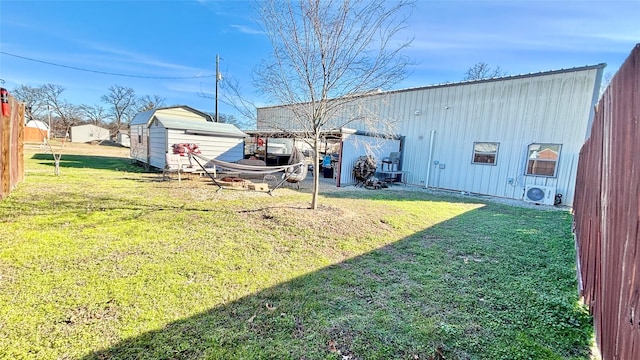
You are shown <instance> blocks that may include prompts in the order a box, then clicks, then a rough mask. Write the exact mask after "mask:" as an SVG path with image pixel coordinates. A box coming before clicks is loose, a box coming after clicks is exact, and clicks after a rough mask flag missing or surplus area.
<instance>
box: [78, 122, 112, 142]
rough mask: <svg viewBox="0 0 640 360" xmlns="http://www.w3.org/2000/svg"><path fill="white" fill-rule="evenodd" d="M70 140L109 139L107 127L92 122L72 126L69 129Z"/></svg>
mask: <svg viewBox="0 0 640 360" xmlns="http://www.w3.org/2000/svg"><path fill="white" fill-rule="evenodd" d="M70 132H71V133H70V134H69V135H70V140H71V141H72V142H90V141H94V140H109V135H110V134H109V129H105V128H102V127H99V126H96V125H93V124H87V125H78V126H73V127H71V129H70Z"/></svg>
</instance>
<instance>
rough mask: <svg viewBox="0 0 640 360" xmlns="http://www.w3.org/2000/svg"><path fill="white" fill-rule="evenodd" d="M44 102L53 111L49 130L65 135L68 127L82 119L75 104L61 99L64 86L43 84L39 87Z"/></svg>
mask: <svg viewBox="0 0 640 360" xmlns="http://www.w3.org/2000/svg"><path fill="white" fill-rule="evenodd" d="M40 89H41V91H42V96H43V99H44V102H45V104H46V105H47V106H49V108H50V109H51V112H52V113H53V115H54V117H53V119H54V120H55V121H54V122H53V124H52V128H53V129H50V131H52V133H57V134H58V135H61V136H66V135H67V134H68V133H69V129H70V128H71V127H72V126H74V125H76V124H78V123H79V122H80V121H81V120H82V112H81V111H80V108H79V107H78V106H76V105H73V104H71V103H69V102H68V101H66V100H64V99H62V97H61V95H62V93H63V92H64V90H65V88H64V87H62V86H60V85H54V84H45V85H42V86H41V87H40Z"/></svg>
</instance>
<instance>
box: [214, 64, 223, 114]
mask: <svg viewBox="0 0 640 360" xmlns="http://www.w3.org/2000/svg"><path fill="white" fill-rule="evenodd" d="M220 80H222V74H220V55H217V54H216V118H215V119H214V120H215V122H218V81H220Z"/></svg>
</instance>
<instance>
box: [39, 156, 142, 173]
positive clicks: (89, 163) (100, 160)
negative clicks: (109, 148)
mask: <svg viewBox="0 0 640 360" xmlns="http://www.w3.org/2000/svg"><path fill="white" fill-rule="evenodd" d="M31 158H32V159H34V160H40V162H39V164H41V165H46V166H52V167H53V166H55V164H54V160H53V155H51V154H34V155H33V156H32V157H31ZM60 167H61V168H77V169H80V168H90V169H99V170H114V171H126V172H131V173H152V172H154V171H149V170H146V169H145V168H144V167H142V166H138V165H136V164H135V163H133V160H132V159H127V158H122V157H114V156H100V155H72V154H63V155H62V157H61V158H60Z"/></svg>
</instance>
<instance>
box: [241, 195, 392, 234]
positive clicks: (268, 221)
mask: <svg viewBox="0 0 640 360" xmlns="http://www.w3.org/2000/svg"><path fill="white" fill-rule="evenodd" d="M340 205H341V204H337V205H326V204H322V205H320V206H319V207H318V209H317V210H315V211H312V210H309V207H308V205H307V204H304V203H297V204H290V205H288V206H267V207H261V208H257V209H252V210H241V211H240V212H239V213H240V215H241V216H242V217H243V218H244V219H245V223H246V224H247V225H249V226H255V227H256V228H264V227H266V228H278V227H288V228H296V229H302V230H305V231H308V232H313V233H318V234H324V235H326V236H330V237H332V238H346V237H366V236H373V235H380V234H384V233H388V232H390V231H391V230H392V227H391V226H390V225H389V224H388V223H387V222H386V220H385V218H386V217H388V216H390V215H391V214H393V211H391V210H386V211H384V210H381V209H372V210H371V211H368V212H356V211H353V210H350V209H349V208H347V207H344V206H340Z"/></svg>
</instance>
